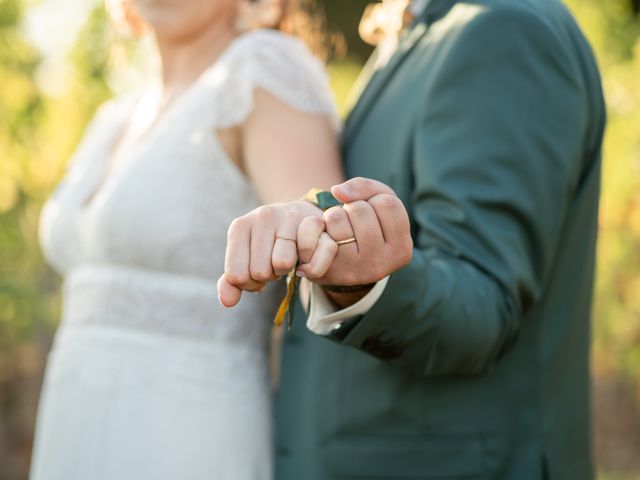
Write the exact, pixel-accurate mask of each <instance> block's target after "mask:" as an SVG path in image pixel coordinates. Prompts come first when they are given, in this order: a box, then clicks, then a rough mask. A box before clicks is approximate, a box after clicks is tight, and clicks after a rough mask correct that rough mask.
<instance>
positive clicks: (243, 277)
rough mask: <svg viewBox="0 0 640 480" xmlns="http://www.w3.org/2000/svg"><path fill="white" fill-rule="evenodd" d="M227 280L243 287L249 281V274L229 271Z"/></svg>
mask: <svg viewBox="0 0 640 480" xmlns="http://www.w3.org/2000/svg"><path fill="white" fill-rule="evenodd" d="M226 277H227V281H228V282H229V283H230V284H232V285H235V286H236V287H241V286H243V285H246V284H247V283H249V275H247V274H246V273H241V272H227V273H226Z"/></svg>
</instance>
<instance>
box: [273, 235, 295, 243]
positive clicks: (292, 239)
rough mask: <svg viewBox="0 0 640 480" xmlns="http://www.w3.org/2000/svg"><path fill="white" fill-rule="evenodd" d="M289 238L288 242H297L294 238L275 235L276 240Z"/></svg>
mask: <svg viewBox="0 0 640 480" xmlns="http://www.w3.org/2000/svg"><path fill="white" fill-rule="evenodd" d="M278 239H280V240H289V241H290V242H296V243H297V242H298V241H297V240H296V239H295V238H288V237H283V236H282V235H276V240H278Z"/></svg>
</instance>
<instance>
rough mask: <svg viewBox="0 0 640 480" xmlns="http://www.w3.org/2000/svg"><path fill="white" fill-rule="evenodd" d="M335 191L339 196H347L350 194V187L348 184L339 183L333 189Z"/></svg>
mask: <svg viewBox="0 0 640 480" xmlns="http://www.w3.org/2000/svg"><path fill="white" fill-rule="evenodd" d="M334 189H335V191H336V192H337V193H339V194H341V195H349V194H350V193H351V185H349V184H348V183H341V184H340V185H336V186H335V187H334Z"/></svg>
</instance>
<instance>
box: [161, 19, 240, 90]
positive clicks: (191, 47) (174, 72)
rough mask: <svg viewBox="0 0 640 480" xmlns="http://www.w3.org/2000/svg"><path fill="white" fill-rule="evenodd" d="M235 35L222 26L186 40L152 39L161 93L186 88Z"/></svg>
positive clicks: (226, 26) (232, 30)
mask: <svg viewBox="0 0 640 480" xmlns="http://www.w3.org/2000/svg"><path fill="white" fill-rule="evenodd" d="M236 35H237V31H236V29H235V28H234V27H233V26H230V25H227V24H224V23H222V22H221V23H220V24H213V25H210V26H209V28H207V29H204V30H202V31H199V32H197V33H194V34H193V35H190V36H189V37H187V38H181V39H171V38H163V37H161V36H160V35H156V41H157V45H158V50H159V53H160V60H161V66H162V84H163V90H165V91H167V92H169V91H173V90H181V89H182V88H184V87H186V86H188V85H190V84H191V83H192V82H193V81H195V79H196V78H198V76H199V75H200V74H201V73H202V72H203V71H204V70H205V69H206V68H207V67H209V66H210V65H211V64H212V63H213V62H215V60H216V59H217V58H218V57H219V56H220V54H221V53H222V52H223V51H224V50H225V49H226V47H227V46H228V45H229V43H230V42H231V41H232V40H233V38H234V37H235V36H236Z"/></svg>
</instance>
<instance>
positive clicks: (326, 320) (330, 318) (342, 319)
mask: <svg viewBox="0 0 640 480" xmlns="http://www.w3.org/2000/svg"><path fill="white" fill-rule="evenodd" d="M388 281H389V277H388V276H387V277H385V278H383V279H382V280H380V281H379V282H378V283H376V284H375V285H374V287H373V288H372V289H371V291H370V292H369V293H367V294H366V295H365V296H364V297H363V298H362V299H360V300H359V301H358V302H356V303H354V304H353V305H351V306H349V307H347V308H343V309H342V310H338V309H337V307H336V306H335V305H334V304H333V302H332V301H331V300H330V299H329V297H328V296H327V294H326V293H325V291H324V290H323V288H322V287H321V286H320V285H316V284H315V283H313V282H310V281H309V280H307V279H302V282H303V283H304V286H303V288H301V296H302V297H303V299H302V300H303V305H309V310H308V318H307V328H308V329H309V330H311V331H312V332H313V333H316V334H318V335H329V334H330V333H331V332H333V331H335V330H339V329H340V328H342V326H343V325H345V324H347V323H349V322H350V321H352V320H355V319H356V318H357V317H360V316H362V315H364V314H366V313H367V312H368V311H369V310H371V307H373V306H374V305H375V303H376V302H377V301H378V300H379V299H380V297H381V296H382V293H383V292H384V289H385V287H386V286H387V282H388ZM303 292H304V293H303ZM305 297H306V298H305ZM307 299H308V302H306V301H305V300H307Z"/></svg>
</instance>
